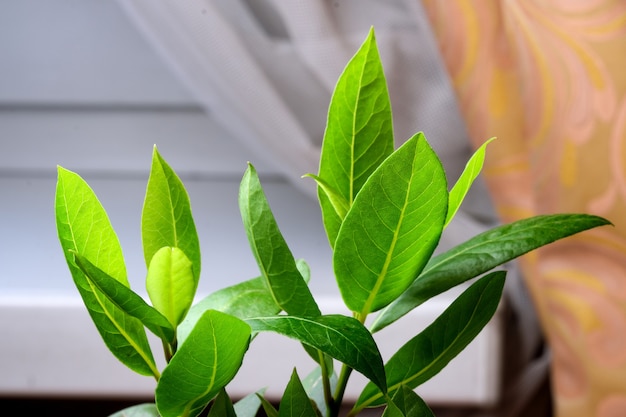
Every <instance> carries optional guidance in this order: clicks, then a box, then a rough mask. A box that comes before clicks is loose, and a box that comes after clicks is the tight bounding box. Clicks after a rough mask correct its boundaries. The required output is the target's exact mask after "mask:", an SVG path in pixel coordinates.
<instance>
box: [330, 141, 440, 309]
mask: <svg viewBox="0 0 626 417" xmlns="http://www.w3.org/2000/svg"><path fill="white" fill-rule="evenodd" d="M447 204H448V190H447V184H446V177H445V172H444V170H443V167H442V166H441V162H440V161H439V158H438V157H437V155H436V154H435V152H434V151H433V150H432V148H431V147H430V145H429V144H428V142H427V141H426V139H425V138H424V136H423V135H422V134H421V133H418V134H417V135H415V136H414V137H412V138H411V139H409V140H408V141H407V142H406V143H405V144H404V145H402V146H401V147H400V148H399V149H398V150H397V151H396V152H394V153H393V154H392V155H391V156H390V157H389V158H387V159H386V160H385V161H384V162H383V163H382V164H381V165H380V167H379V168H378V169H377V170H376V171H375V172H374V173H373V174H372V175H371V176H370V179H369V180H368V182H367V183H366V184H365V185H364V186H363V188H362V189H361V191H360V192H359V195H358V196H357V198H356V199H355V200H354V204H353V206H352V208H351V209H350V211H349V212H348V215H347V216H346V218H345V219H344V221H343V224H342V226H341V229H340V230H339V235H338V236H337V240H336V242H335V251H334V253H333V267H334V271H335V276H336V279H337V284H338V285H339V290H340V291H341V296H342V297H343V300H344V302H345V304H346V305H347V306H348V308H350V310H352V311H355V312H357V313H360V314H361V315H362V316H364V315H367V314H369V313H370V312H372V311H376V310H379V309H381V308H383V307H385V306H386V305H388V304H389V303H391V302H392V301H393V300H395V299H396V298H397V297H398V296H400V294H402V293H403V292H404V290H406V289H407V288H408V286H409V285H411V283H412V282H413V280H415V277H417V276H418V274H419V273H420V272H421V270H422V268H423V267H424V265H426V262H427V261H428V259H429V257H430V256H431V254H432V252H433V251H434V250H435V247H436V246H437V243H438V242H439V238H440V236H441V232H442V230H443V222H444V220H445V216H446V210H447Z"/></svg>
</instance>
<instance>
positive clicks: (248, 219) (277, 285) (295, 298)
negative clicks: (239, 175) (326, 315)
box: [239, 164, 321, 317]
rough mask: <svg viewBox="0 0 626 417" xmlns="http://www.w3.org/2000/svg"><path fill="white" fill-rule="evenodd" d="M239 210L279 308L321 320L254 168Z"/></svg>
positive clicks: (246, 177)
mask: <svg viewBox="0 0 626 417" xmlns="http://www.w3.org/2000/svg"><path fill="white" fill-rule="evenodd" d="M239 208H240V210H241V218H242V220H243V224H244V227H245V229H246V234H247V235H248V241H249V242H250V247H251V248H252V252H253V253H254V257H255V258H256V261H257V264H258V265H259V269H260V270H261V275H262V276H263V278H264V279H265V280H266V282H267V286H268V288H269V289H270V291H271V293H272V296H273V297H274V300H275V302H276V304H277V305H278V306H279V307H280V308H281V309H282V310H284V311H286V312H287V313H288V314H292V315H296V316H304V317H309V316H319V315H320V314H321V312H320V310H319V307H318V306H317V303H316V302H315V299H314V298H313V295H312V294H311V291H310V290H309V287H308V286H307V283H306V282H305V280H304V278H303V276H302V274H301V273H300V271H299V270H298V267H297V265H296V261H295V259H294V257H293V255H292V254H291V251H290V250H289V247H288V246H287V243H286V242H285V239H284V238H283V235H282V234H281V232H280V229H279V228H278V224H277V223H276V219H275V218H274V215H273V213H272V210H271V209H270V206H269V204H268V202H267V198H266V197H265V193H264V192H263V188H262V187H261V182H260V181H259V177H258V175H257V172H256V170H255V169H254V166H252V165H251V164H249V165H248V169H247V170H246V172H245V174H244V176H243V179H242V180H241V187H240V189H239Z"/></svg>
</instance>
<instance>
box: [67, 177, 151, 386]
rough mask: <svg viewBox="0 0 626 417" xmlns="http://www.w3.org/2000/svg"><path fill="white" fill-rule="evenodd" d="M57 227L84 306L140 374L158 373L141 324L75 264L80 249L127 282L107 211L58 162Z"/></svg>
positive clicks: (122, 357) (120, 355)
mask: <svg viewBox="0 0 626 417" xmlns="http://www.w3.org/2000/svg"><path fill="white" fill-rule="evenodd" d="M55 216H56V227H57V233H58V237H59V241H60V243H61V247H62V248H63V253H64V255H65V260H66V262H67V265H68V267H69V270H70V272H71V274H72V278H73V279H74V283H75V284H76V288H77V289H78V291H79V293H80V295H81V297H82V299H83V301H84V303H85V307H87V310H88V312H89V315H90V316H91V319H92V320H93V322H94V324H95V325H96V328H97V329H98V332H99V333H100V335H101V336H102V339H103V340H104V343H105V344H106V346H107V347H108V348H109V350H110V351H111V353H113V355H114V356H115V357H116V358H118V359H119V360H120V362H122V363H123V364H125V365H126V366H128V367H129V368H130V369H132V370H133V371H135V372H137V373H139V374H141V375H155V376H158V375H159V371H158V369H157V368H156V364H155V362H154V358H153V356H152V352H151V350H150V345H149V344H148V339H147V337H146V332H145V329H144V327H143V325H142V323H141V322H140V321H139V320H137V319H135V318H132V317H129V316H128V315H127V314H126V313H124V312H123V311H122V310H121V309H119V308H118V307H117V306H116V305H115V304H114V303H112V302H111V301H109V299H108V298H107V297H106V296H105V295H104V294H103V293H102V292H100V290H98V289H97V288H96V287H95V286H94V285H93V284H92V283H90V282H89V280H88V279H87V277H85V274H83V272H82V271H81V270H80V268H79V267H78V266H77V265H76V264H75V263H74V254H75V253H78V254H80V255H81V256H84V257H85V258H87V259H91V260H93V264H94V265H95V266H96V267H98V268H99V269H101V270H102V271H104V272H106V273H107V274H108V275H109V276H111V277H113V278H114V279H116V280H117V281H119V282H120V283H121V284H123V285H125V286H126V287H128V286H129V284H128V279H127V277H126V266H125V263H124V257H123V256H122V249H121V246H120V243H119V240H118V238H117V235H116V234H115V231H114V230H113V227H112V226H111V222H110V221H109V218H108V216H107V214H106V211H105V210H104V208H103V207H102V205H101V204H100V202H99V201H98V199H97V197H96V195H95V193H94V192H93V190H92V189H91V188H90V187H89V185H87V183H86V182H85V181H84V180H83V179H82V178H81V177H80V176H78V175H77V174H75V173H74V172H71V171H69V170H67V169H65V168H62V167H58V178H57V187H56V196H55Z"/></svg>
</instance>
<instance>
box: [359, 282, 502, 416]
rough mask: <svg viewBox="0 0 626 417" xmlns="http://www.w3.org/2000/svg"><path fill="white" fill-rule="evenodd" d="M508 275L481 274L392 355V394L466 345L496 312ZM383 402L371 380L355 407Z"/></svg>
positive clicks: (433, 372)
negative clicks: (424, 327)
mask: <svg viewBox="0 0 626 417" xmlns="http://www.w3.org/2000/svg"><path fill="white" fill-rule="evenodd" d="M505 276H506V272H504V271H496V272H492V273H490V274H488V275H486V276H484V277H482V278H480V279H479V280H478V281H476V282H475V283H474V284H472V285H471V286H470V287H469V288H468V289H466V290H465V291H464V292H463V293H462V294H461V295H460V296H459V297H458V298H457V299H456V300H454V301H453V302H452V304H451V305H450V306H449V307H448V308H447V309H446V310H445V311H444V312H443V313H442V314H441V315H440V316H439V317H438V318H437V319H436V320H435V321H434V322H433V323H432V324H431V325H430V326H428V327H427V328H426V329H425V330H424V331H422V332H421V333H420V334H418V335H417V336H415V337H414V338H412V339H411V340H409V341H408V342H407V343H406V344H405V345H404V346H402V347H401V348H400V349H399V350H398V351H397V352H396V353H395V354H394V355H393V356H392V357H391V359H389V361H388V362H387V364H386V365H385V372H386V374H387V385H388V387H389V394H390V395H393V394H394V393H395V392H396V390H398V389H399V388H401V387H402V386H403V385H406V386H407V387H409V388H412V389H414V388H416V387H417V386H419V385H421V384H422V383H424V382H426V381H427V380H429V379H430V378H431V377H433V376H434V375H436V374H437V373H438V372H439V371H441V370H442V369H443V368H444V367H445V366H446V365H447V364H448V363H449V362H450V361H451V360H452V359H453V358H455V357H456V356H457V355H458V354H459V353H460V352H461V351H462V350H463V349H465V347H466V346H467V345H468V344H469V343H470V342H471V341H472V340H473V339H474V338H475V337H476V335H478V333H480V331H481V330H482V329H483V327H485V325H486V324H487V323H488V322H489V320H490V319H491V317H492V316H493V315H494V313H495V312H496V309H497V307H498V304H499V303H500V297H501V296H502V289H503V287H504V279H505ZM383 403H384V397H383V393H381V392H380V390H379V389H378V388H377V387H376V386H375V385H374V384H372V383H368V384H367V385H366V387H365V389H364V390H363V392H362V393H361V395H360V396H359V399H358V400H357V403H356V405H355V408H356V409H360V408H363V407H371V406H376V405H381V404H383Z"/></svg>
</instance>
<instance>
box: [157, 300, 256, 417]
mask: <svg viewBox="0 0 626 417" xmlns="http://www.w3.org/2000/svg"><path fill="white" fill-rule="evenodd" d="M250 334H251V333H250V326H248V325H247V324H246V323H244V322H243V321H241V320H240V319H238V318H236V317H233V316H230V315H228V314H224V313H221V312H219V311H214V310H209V311H207V312H205V313H204V314H203V315H202V317H200V319H199V320H198V321H197V323H196V326H195V327H194V329H193V330H192V331H191V333H190V334H189V336H188V337H187V339H186V340H185V343H183V344H182V345H181V346H180V347H179V348H178V351H177V352H176V354H175V355H174V356H173V357H172V359H171V361H170V362H169V364H168V365H167V366H166V367H165V369H164V370H163V374H162V375H161V379H159V382H158V384H157V387H156V392H155V396H156V404H157V407H158V409H159V412H160V413H161V416H162V417H179V416H189V417H194V416H197V415H198V414H200V413H201V412H202V410H203V409H204V408H205V407H206V406H207V404H208V403H209V401H211V400H212V399H213V397H215V395H216V394H217V393H218V392H219V391H220V390H221V389H222V388H224V387H225V386H226V384H228V383H229V382H230V381H231V380H232V379H233V377H234V376H235V374H236V373H237V371H238V370H239V368H240V367H241V363H242V361H243V357H244V354H245V353H246V351H247V350H248V345H249V342H250Z"/></svg>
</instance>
